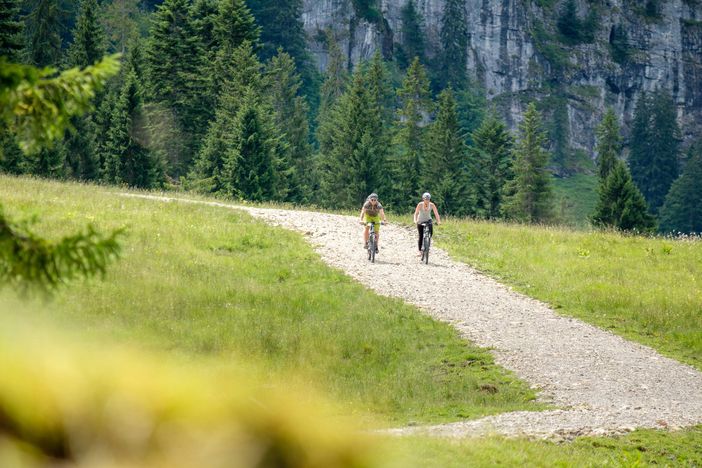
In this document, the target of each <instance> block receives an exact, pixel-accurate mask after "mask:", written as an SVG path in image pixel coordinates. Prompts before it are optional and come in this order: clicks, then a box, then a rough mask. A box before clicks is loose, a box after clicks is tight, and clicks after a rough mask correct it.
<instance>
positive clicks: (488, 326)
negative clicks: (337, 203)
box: [145, 196, 702, 437]
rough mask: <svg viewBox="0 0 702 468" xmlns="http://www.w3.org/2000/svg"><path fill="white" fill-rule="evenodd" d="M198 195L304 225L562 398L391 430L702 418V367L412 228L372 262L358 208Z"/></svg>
mask: <svg viewBox="0 0 702 468" xmlns="http://www.w3.org/2000/svg"><path fill="white" fill-rule="evenodd" d="M145 197H147V198H154V199H160V200H169V199H166V198H164V197H154V196H145ZM194 203H203V204H209V205H216V206H223V207H228V208H236V209H241V210H245V211H247V212H249V213H250V214H251V215H253V216H255V217H258V218H262V219H264V220H266V221H267V222H269V223H272V224H275V225H279V226H282V227H285V228H288V229H293V230H296V231H299V232H302V233H303V234H304V235H305V236H306V237H307V238H308V240H309V241H310V243H311V244H312V245H313V246H314V248H315V249H316V250H317V252H319V254H320V255H321V257H322V258H323V260H324V261H325V262H326V263H328V264H329V265H332V266H334V267H336V268H339V269H341V270H343V271H345V272H346V273H347V274H349V275H350V276H352V277H353V278H355V279H356V280H358V281H359V282H361V283H363V284H364V285H366V286H367V287H369V288H371V289H373V290H375V291H376V292H378V293H379V294H383V295H386V296H392V297H398V298H401V299H403V300H404V301H406V302H408V303H410V304H414V305H416V306H419V307H420V308H421V309H422V310H424V311H425V312H426V313H428V314H429V315H431V316H432V317H434V318H436V319H437V320H441V321H444V322H448V323H450V324H451V325H453V326H454V327H455V328H456V329H458V330H459V332H460V333H461V335H462V336H464V337H465V338H466V339H468V340H470V341H472V342H473V343H475V344H477V345H479V346H483V347H489V348H492V349H493V354H494V356H495V360H496V362H497V363H498V364H499V365H501V366H503V367H505V368H507V369H510V370H512V371H514V372H515V373H516V374H517V375H518V376H519V377H520V378H522V379H524V380H525V381H527V382H529V384H530V385H532V387H534V388H537V389H538V390H540V392H541V396H540V399H542V400H544V401H547V402H550V403H552V404H554V405H556V406H557V407H559V408H562V409H561V410H556V411H546V412H513V413H505V414H501V415H497V416H490V417H486V418H482V419H478V420H472V421H467V422H460V423H452V424H443V425H437V426H425V427H411V428H398V429H393V430H391V431H390V432H392V433H395V434H409V433H425V434H436V435H443V436H455V437H466V436H476V435H483V434H503V435H509V436H515V435H528V436H532V437H572V436H576V435H586V434H613V433H622V432H627V431H630V430H633V429H634V428H640V427H648V428H671V429H673V428H680V427H686V426H692V425H696V424H702V373H700V372H699V371H697V370H695V369H694V368H692V367H690V366H687V365H684V364H681V363H679V362H677V361H674V360H672V359H669V358H666V357H663V356H661V355H659V354H658V353H657V352H655V351H654V350H652V349H651V348H648V347H646V346H642V345H639V344H635V343H632V342H629V341H626V340H624V339H623V338H620V337H618V336H616V335H614V334H612V333H610V332H607V331H604V330H601V329H598V328H596V327H593V326H591V325H588V324H586V323H584V322H581V321H580V320H576V319H572V318H566V317H561V316H559V315H557V314H556V313H555V312H554V311H553V310H551V309H550V308H549V307H548V306H546V305H545V304H543V303H541V302H539V301H536V300H533V299H530V298H528V297H525V296H523V295H521V294H518V293H515V292H514V291H512V290H510V289H509V288H507V287H505V286H503V285H501V284H499V283H497V282H496V281H494V280H492V279H490V278H488V277H486V276H484V275H482V274H480V273H478V272H477V271H475V270H474V269H472V268H470V267H469V266H467V265H465V264H462V263H459V262H455V261H452V260H451V259H450V258H449V257H448V255H447V254H446V253H445V252H443V251H441V250H439V249H436V248H433V249H432V252H431V257H430V262H429V265H423V264H421V263H420V262H419V259H418V258H417V257H416V256H415V252H416V248H417V245H416V233H415V232H414V231H413V230H408V229H407V228H403V227H400V226H394V225H392V224H390V225H388V226H383V227H382V231H381V241H380V254H379V256H378V257H377V259H376V263H375V264H370V263H369V262H368V260H367V259H366V257H365V256H364V251H363V250H362V245H361V243H362V242H361V241H362V239H361V229H362V228H361V226H360V225H359V224H358V219H357V218H356V217H350V216H340V215H332V214H324V213H315V212H305V211H287V210H277V209H261V208H251V207H241V206H236V207H235V206H233V205H227V204H224V203H217V202H199V201H197V202H194ZM439 229H440V228H439Z"/></svg>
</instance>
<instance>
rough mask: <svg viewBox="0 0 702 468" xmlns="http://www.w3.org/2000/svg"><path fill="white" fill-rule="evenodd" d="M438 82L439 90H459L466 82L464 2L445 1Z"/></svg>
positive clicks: (466, 51)
mask: <svg viewBox="0 0 702 468" xmlns="http://www.w3.org/2000/svg"><path fill="white" fill-rule="evenodd" d="M440 38H441V52H440V56H439V69H438V75H439V76H438V80H439V83H440V85H441V88H444V87H446V86H451V87H453V88H454V89H457V90H461V89H463V87H464V85H465V80H466V65H467V60H468V26H467V18H466V7H465V1H464V0H446V3H445V4H444V11H443V15H442V17H441V31H440Z"/></svg>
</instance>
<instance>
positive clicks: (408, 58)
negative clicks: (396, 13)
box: [397, 0, 426, 68]
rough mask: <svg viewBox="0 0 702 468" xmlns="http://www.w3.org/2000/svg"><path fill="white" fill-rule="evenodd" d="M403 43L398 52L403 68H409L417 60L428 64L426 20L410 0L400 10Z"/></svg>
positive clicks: (412, 0)
mask: <svg viewBox="0 0 702 468" xmlns="http://www.w3.org/2000/svg"><path fill="white" fill-rule="evenodd" d="M400 21H401V23H402V28H401V30H400V37H401V38H402V41H401V43H400V47H399V50H398V54H397V55H398V57H397V58H398V61H399V63H400V66H401V67H402V68H407V67H408V66H409V65H410V64H411V63H412V62H413V61H414V59H415V57H416V58H419V61H420V62H422V63H426V54H425V48H426V41H425V38H424V18H423V17H422V15H421V13H420V12H418V11H417V7H416V5H415V2H414V0H410V1H409V2H407V4H406V5H405V6H404V7H402V9H401V10H400Z"/></svg>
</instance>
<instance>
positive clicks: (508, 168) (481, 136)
mask: <svg viewBox="0 0 702 468" xmlns="http://www.w3.org/2000/svg"><path fill="white" fill-rule="evenodd" d="M472 140H473V146H472V147H471V148H470V150H471V153H472V157H471V159H472V160H473V161H474V169H473V171H474V172H473V177H472V180H473V183H474V187H475V214H476V215H477V216H479V217H484V218H488V219H495V218H499V217H500V215H501V209H502V200H503V197H504V190H505V185H506V184H507V183H508V182H509V181H510V180H512V178H513V177H514V175H513V172H512V147H513V145H514V139H513V138H512V135H511V133H510V132H509V129H507V125H505V123H504V122H503V121H501V120H500V119H498V118H497V117H496V116H495V115H494V114H490V115H489V116H488V118H486V119H485V120H484V121H483V123H482V124H481V125H480V127H479V128H478V129H477V130H475V131H474V132H473V135H472Z"/></svg>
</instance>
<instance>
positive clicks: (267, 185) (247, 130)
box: [223, 91, 277, 201]
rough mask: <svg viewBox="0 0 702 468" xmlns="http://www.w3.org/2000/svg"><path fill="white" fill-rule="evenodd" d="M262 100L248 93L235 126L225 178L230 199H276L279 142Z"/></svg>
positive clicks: (226, 158)
mask: <svg viewBox="0 0 702 468" xmlns="http://www.w3.org/2000/svg"><path fill="white" fill-rule="evenodd" d="M271 124H272V122H270V121H268V120H267V118H266V111H265V110H263V109H262V106H261V103H260V100H259V98H258V97H257V96H256V95H255V94H254V93H253V92H252V91H248V92H247V94H246V95H245V96H244V99H243V101H242V103H241V106H240V109H239V112H238V114H237V116H236V120H235V123H234V128H233V133H234V141H235V143H234V147H233V148H232V149H231V150H229V151H228V152H227V153H226V154H225V161H224V169H223V175H224V180H225V188H226V192H227V193H228V194H229V195H230V196H235V197H239V198H244V199H246V200H251V201H264V200H272V199H273V198H274V196H275V189H276V185H277V181H276V176H277V174H276V171H275V166H276V161H275V159H276V154H275V148H276V146H277V143H276V142H275V141H274V139H273V135H272V125H271Z"/></svg>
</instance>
